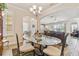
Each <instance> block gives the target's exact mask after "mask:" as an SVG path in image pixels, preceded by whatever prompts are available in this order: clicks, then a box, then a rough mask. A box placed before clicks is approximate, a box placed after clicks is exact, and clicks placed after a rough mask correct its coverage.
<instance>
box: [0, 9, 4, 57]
mask: <svg viewBox="0 0 79 59" xmlns="http://www.w3.org/2000/svg"><path fill="white" fill-rule="evenodd" d="M2 39H3V20H2V11H1V10H0V56H1V55H2V51H3V44H2Z"/></svg>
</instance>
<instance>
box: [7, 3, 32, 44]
mask: <svg viewBox="0 0 79 59" xmlns="http://www.w3.org/2000/svg"><path fill="white" fill-rule="evenodd" d="M8 13H9V14H10V16H11V19H12V22H13V30H14V31H13V32H11V33H10V34H13V36H12V37H10V38H8V40H9V41H10V43H12V42H14V43H16V37H15V33H17V34H18V37H19V40H20V41H22V35H23V17H25V16H30V17H31V14H30V13H28V12H27V11H26V10H23V9H21V8H19V7H16V6H14V5H11V4H8ZM26 20H30V19H26Z"/></svg>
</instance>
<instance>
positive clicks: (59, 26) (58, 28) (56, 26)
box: [53, 23, 65, 32]
mask: <svg viewBox="0 0 79 59" xmlns="http://www.w3.org/2000/svg"><path fill="white" fill-rule="evenodd" d="M64 27H65V26H64V24H62V23H61V24H60V23H59V24H53V30H54V31H59V32H64V31H65V29H64Z"/></svg>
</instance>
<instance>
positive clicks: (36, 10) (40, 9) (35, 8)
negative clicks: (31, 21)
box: [30, 5, 42, 16]
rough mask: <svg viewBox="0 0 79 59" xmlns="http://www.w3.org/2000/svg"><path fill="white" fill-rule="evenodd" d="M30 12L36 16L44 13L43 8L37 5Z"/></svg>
mask: <svg viewBox="0 0 79 59" xmlns="http://www.w3.org/2000/svg"><path fill="white" fill-rule="evenodd" d="M30 11H31V12H32V13H33V14H34V15H36V16H37V15H39V14H40V13H41V11H42V7H41V6H36V5H33V6H32V7H31V8H30Z"/></svg>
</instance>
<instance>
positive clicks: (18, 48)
mask: <svg viewBox="0 0 79 59" xmlns="http://www.w3.org/2000/svg"><path fill="white" fill-rule="evenodd" d="M16 40H17V53H18V55H20V47H19V40H18V35H17V33H16Z"/></svg>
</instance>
